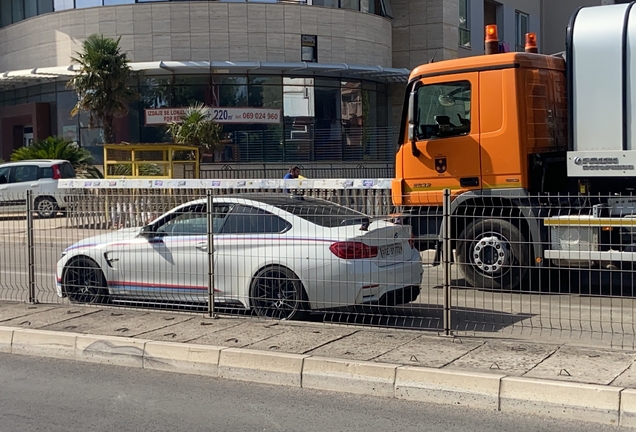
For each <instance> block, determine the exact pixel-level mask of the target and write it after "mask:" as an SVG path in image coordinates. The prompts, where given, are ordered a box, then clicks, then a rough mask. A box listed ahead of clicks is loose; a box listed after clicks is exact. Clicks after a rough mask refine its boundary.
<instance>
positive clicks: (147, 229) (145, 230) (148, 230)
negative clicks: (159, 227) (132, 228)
mask: <svg viewBox="0 0 636 432" xmlns="http://www.w3.org/2000/svg"><path fill="white" fill-rule="evenodd" d="M155 234H156V233H155V227H154V226H152V225H144V226H143V227H141V229H140V230H139V235H140V236H141V237H146V238H149V237H154V236H155Z"/></svg>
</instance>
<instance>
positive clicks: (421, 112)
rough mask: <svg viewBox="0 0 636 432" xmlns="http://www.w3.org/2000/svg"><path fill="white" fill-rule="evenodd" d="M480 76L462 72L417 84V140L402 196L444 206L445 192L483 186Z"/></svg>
mask: <svg viewBox="0 0 636 432" xmlns="http://www.w3.org/2000/svg"><path fill="white" fill-rule="evenodd" d="M478 77H479V75H478V73H477V72H474V73H462V74H455V75H452V76H450V77H449V76H448V75H446V76H444V77H434V78H423V79H422V80H421V81H420V82H419V83H418V84H416V87H415V89H414V90H416V92H417V97H416V98H415V101H414V102H415V110H414V114H415V123H416V125H415V141H416V142H415V146H413V147H411V150H410V151H409V155H408V156H405V157H404V169H403V174H404V179H403V181H404V192H405V193H406V194H407V195H409V201H410V202H411V203H412V204H426V205H434V204H441V199H442V198H441V197H442V192H441V191H442V190H443V189H445V188H450V189H453V190H454V192H459V191H465V190H470V189H480V188H481V161H480V148H479V109H478V107H479V103H478V97H479V79H478ZM415 148H417V150H419V154H417V151H416V150H415Z"/></svg>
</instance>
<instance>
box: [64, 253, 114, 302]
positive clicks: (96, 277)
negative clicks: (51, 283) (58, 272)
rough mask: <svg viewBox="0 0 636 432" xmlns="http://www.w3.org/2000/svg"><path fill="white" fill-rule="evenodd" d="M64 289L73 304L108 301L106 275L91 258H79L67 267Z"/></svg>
mask: <svg viewBox="0 0 636 432" xmlns="http://www.w3.org/2000/svg"><path fill="white" fill-rule="evenodd" d="M62 287H63V288H64V292H65V293H66V296H67V297H68V299H69V300H70V301H71V302H72V303H83V304H100V303H106V301H107V299H108V288H107V283H106V278H105V277H104V273H103V272H102V270H101V269H100V268H99V265H97V263H96V262H95V261H93V260H92V259H90V258H84V257H82V258H78V259H75V260H73V261H71V262H70V263H69V264H67V265H66V270H65V271H64V278H63V282H62Z"/></svg>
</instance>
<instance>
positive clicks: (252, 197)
mask: <svg viewBox="0 0 636 432" xmlns="http://www.w3.org/2000/svg"><path fill="white" fill-rule="evenodd" d="M213 200H214V201H216V202H219V201H223V200H227V201H229V202H236V201H238V200H246V201H253V202H257V203H261V204H265V205H271V206H274V207H278V208H283V209H284V208H285V207H294V206H298V207H305V208H306V207H323V208H324V207H325V206H329V207H331V208H334V207H344V208H346V209H347V210H350V211H353V210H351V209H349V208H348V207H345V206H343V205H341V204H337V203H334V202H332V201H328V200H325V199H322V198H316V197H310V196H300V195H292V194H289V193H275V192H248V193H242V194H227V195H214V196H213ZM239 202H240V201H239ZM205 203H206V198H200V199H197V200H193V201H190V202H188V203H184V204H182V205H180V206H178V207H176V208H180V207H183V206H186V205H192V204H205ZM176 208H175V209H176ZM356 213H360V212H357V211H356ZM361 214H362V213H361Z"/></svg>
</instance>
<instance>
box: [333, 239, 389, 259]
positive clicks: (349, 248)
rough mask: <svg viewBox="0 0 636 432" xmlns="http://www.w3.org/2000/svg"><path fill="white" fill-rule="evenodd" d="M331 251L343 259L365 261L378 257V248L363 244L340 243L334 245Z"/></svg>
mask: <svg viewBox="0 0 636 432" xmlns="http://www.w3.org/2000/svg"><path fill="white" fill-rule="evenodd" d="M329 250H330V251H331V252H332V253H333V254H334V255H335V256H337V257H338V258H342V259H363V258H374V257H377V256H378V248H377V246H369V245H366V244H364V243H361V242H338V243H334V244H332V245H331V246H330V247H329Z"/></svg>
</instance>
